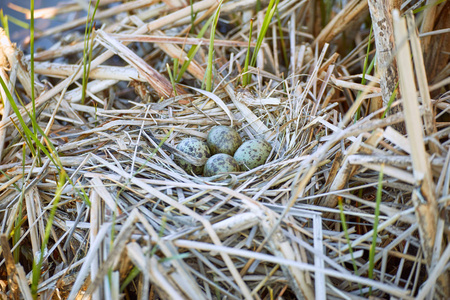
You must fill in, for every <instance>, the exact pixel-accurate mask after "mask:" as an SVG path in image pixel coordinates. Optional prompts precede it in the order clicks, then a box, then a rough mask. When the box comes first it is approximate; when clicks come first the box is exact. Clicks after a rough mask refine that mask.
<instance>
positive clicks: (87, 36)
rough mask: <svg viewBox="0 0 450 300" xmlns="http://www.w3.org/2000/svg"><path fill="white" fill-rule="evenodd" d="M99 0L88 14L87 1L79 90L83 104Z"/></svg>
mask: <svg viewBox="0 0 450 300" xmlns="http://www.w3.org/2000/svg"><path fill="white" fill-rule="evenodd" d="M99 4H100V0H97V2H96V3H95V7H94V12H93V13H92V16H90V11H91V4H90V3H89V9H88V15H87V17H86V25H85V28H84V49H83V78H82V86H83V88H82V90H81V103H82V104H84V100H85V98H86V87H87V82H88V79H89V73H90V70H91V60H92V50H93V45H94V39H93V35H92V30H93V28H94V24H95V22H94V18H95V13H96V12H97V9H98V6H99Z"/></svg>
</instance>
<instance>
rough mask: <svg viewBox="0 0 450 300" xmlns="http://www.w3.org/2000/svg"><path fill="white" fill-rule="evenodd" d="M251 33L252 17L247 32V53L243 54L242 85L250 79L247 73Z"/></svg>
mask: <svg viewBox="0 0 450 300" xmlns="http://www.w3.org/2000/svg"><path fill="white" fill-rule="evenodd" d="M252 34H253V19H251V20H250V31H249V34H248V47H247V54H246V55H245V62H244V70H243V71H244V75H242V85H243V86H246V85H247V84H248V83H249V80H250V74H248V73H247V72H248V64H249V60H250V45H251V43H252Z"/></svg>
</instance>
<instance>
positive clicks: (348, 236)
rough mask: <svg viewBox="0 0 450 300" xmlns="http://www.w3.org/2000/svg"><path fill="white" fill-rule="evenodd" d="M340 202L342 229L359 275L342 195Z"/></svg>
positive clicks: (354, 269)
mask: <svg viewBox="0 0 450 300" xmlns="http://www.w3.org/2000/svg"><path fill="white" fill-rule="evenodd" d="M338 203H339V215H340V216H341V224H342V229H343V230H344V234H345V239H346V240H347V245H348V252H349V253H350V257H351V258H352V264H353V271H354V272H355V275H357V276H358V273H359V272H358V266H357V265H356V261H355V257H354V256H353V248H352V242H351V241H350V235H349V234H348V228H347V222H346V221H345V214H344V205H343V204H342V197H338ZM359 289H360V290H361V289H362V287H361V285H359Z"/></svg>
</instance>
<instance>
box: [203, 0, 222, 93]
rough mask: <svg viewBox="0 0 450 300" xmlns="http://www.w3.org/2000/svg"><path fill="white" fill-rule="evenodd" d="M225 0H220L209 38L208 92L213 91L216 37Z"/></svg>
mask: <svg viewBox="0 0 450 300" xmlns="http://www.w3.org/2000/svg"><path fill="white" fill-rule="evenodd" d="M222 2H223V0H221V1H220V3H219V6H218V7H217V10H216V13H215V14H214V20H213V22H212V24H211V33H210V38H209V49H208V66H207V67H206V78H205V85H206V90H207V91H208V92H211V91H212V79H213V67H214V66H213V61H214V38H215V37H216V27H217V22H218V21H219V15H220V9H221V7H222Z"/></svg>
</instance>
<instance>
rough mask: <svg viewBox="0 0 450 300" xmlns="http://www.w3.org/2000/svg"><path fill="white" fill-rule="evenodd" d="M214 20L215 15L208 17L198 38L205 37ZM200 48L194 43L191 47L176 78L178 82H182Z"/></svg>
mask: <svg viewBox="0 0 450 300" xmlns="http://www.w3.org/2000/svg"><path fill="white" fill-rule="evenodd" d="M213 20H214V16H211V17H210V18H209V19H208V21H206V23H205V25H204V26H203V27H202V29H201V30H200V32H199V33H198V34H197V38H198V39H201V38H202V37H203V35H205V33H206V30H207V29H208V27H209V25H210V24H211V22H212V21H213ZM199 49H200V46H199V45H192V46H191V49H189V51H188V54H187V57H188V60H187V61H184V63H183V65H182V66H181V69H180V72H179V73H178V76H177V80H176V82H177V83H178V82H180V81H181V79H182V78H183V74H184V72H186V70H187V68H188V67H189V64H190V63H191V61H192V60H193V59H194V57H195V54H197V51H198V50H199Z"/></svg>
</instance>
